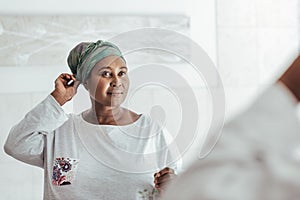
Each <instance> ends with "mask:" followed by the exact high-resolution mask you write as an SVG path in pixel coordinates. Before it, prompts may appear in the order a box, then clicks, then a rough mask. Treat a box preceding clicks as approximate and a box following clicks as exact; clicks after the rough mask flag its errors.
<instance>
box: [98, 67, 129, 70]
mask: <svg viewBox="0 0 300 200" xmlns="http://www.w3.org/2000/svg"><path fill="white" fill-rule="evenodd" d="M103 69H110V70H112V68H111V67H110V66H105V67H101V68H100V69H98V71H101V70H103ZM120 69H127V67H126V66H122V67H120Z"/></svg>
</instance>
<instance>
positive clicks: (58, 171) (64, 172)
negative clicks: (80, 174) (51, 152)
mask: <svg viewBox="0 0 300 200" xmlns="http://www.w3.org/2000/svg"><path fill="white" fill-rule="evenodd" d="M78 162H79V160H78V159H74V158H64V157H61V158H56V159H55V160H54V163H53V174H52V184H53V185H58V186H61V185H70V184H71V183H72V182H73V181H74V180H75V174H76V171H77V165H78Z"/></svg>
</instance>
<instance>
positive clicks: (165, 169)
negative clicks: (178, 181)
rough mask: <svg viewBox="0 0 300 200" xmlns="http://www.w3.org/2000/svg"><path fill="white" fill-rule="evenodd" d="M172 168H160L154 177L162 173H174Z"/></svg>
mask: <svg viewBox="0 0 300 200" xmlns="http://www.w3.org/2000/svg"><path fill="white" fill-rule="evenodd" d="M174 173H175V172H174V170H173V169H172V168H169V167H165V168H164V169H162V170H161V171H159V172H158V174H157V175H156V177H160V176H163V175H164V174H174Z"/></svg>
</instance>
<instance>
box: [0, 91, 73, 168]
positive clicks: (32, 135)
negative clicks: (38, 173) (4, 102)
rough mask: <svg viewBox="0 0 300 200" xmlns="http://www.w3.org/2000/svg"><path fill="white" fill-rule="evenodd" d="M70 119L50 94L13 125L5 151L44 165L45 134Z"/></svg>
mask: <svg viewBox="0 0 300 200" xmlns="http://www.w3.org/2000/svg"><path fill="white" fill-rule="evenodd" d="M67 119H68V115H67V114H66V113H65V112H64V111H63V109H62V108H61V106H60V105H59V104H58V103H57V102H56V100H55V99H54V98H53V97H52V96H51V95H49V96H48V97H47V98H46V99H45V100H43V101H42V102H41V103H40V104H38V105H37V106H36V107H35V108H33V109H32V110H31V111H30V112H28V113H27V114H26V116H25V117H24V119H22V120H21V121H20V122H19V123H18V124H17V125H15V126H14V127H12V129H11V130H10V132H9V135H8V138H7V140H6V143H5V145H4V151H5V152H6V153H7V154H8V155H10V156H12V157H14V158H15V159H18V160H20V161H23V162H25V163H28V164H31V165H35V166H39V167H43V151H44V142H45V138H44V137H45V136H46V135H47V134H48V133H51V132H53V131H54V130H55V129H57V128H58V127H60V126H61V125H62V124H63V123H64V122H66V121H67Z"/></svg>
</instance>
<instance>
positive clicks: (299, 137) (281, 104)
mask: <svg viewBox="0 0 300 200" xmlns="http://www.w3.org/2000/svg"><path fill="white" fill-rule="evenodd" d="M296 103H297V102H296V99H295V98H294V96H293V95H292V94H291V93H290V91H289V90H288V89H287V88H285V86H284V85H282V84H280V83H277V84H275V85H273V86H272V87H270V88H268V89H267V90H266V91H265V92H264V93H263V94H262V95H260V96H259V97H258V98H257V99H256V101H254V103H253V104H252V105H251V106H250V107H249V108H248V109H247V110H246V111H245V112H243V113H241V114H240V115H238V116H237V117H235V118H234V119H233V120H232V121H230V122H229V123H227V124H225V126H224V128H223V132H222V135H221V138H220V140H219V141H218V143H217V144H216V146H215V148H214V149H213V150H212V152H211V153H210V154H209V155H208V156H207V157H206V158H204V159H202V160H199V161H197V162H195V163H194V164H193V165H192V166H191V167H190V168H189V169H188V170H187V171H186V172H185V173H182V174H181V177H179V178H178V179H176V181H175V183H174V184H173V185H171V187H170V188H169V190H168V191H167V192H166V196H165V197H164V198H163V199H164V200H182V199H186V200H196V199H197V200H198V199H203V200H208V199H211V200H212V199H214V200H241V199H243V200H292V199H300V154H299V153H300V123H299V119H298V117H297V114H296V111H297V109H296Z"/></svg>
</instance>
